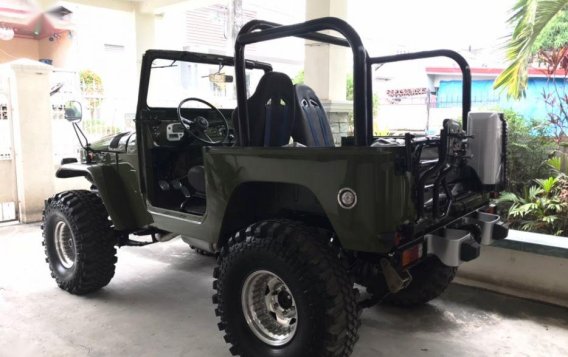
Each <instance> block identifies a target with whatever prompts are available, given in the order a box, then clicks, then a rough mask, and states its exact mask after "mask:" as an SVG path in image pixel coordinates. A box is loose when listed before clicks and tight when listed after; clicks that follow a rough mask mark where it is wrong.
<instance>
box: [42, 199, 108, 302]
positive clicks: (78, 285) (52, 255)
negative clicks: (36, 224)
mask: <svg viewBox="0 0 568 357" xmlns="http://www.w3.org/2000/svg"><path fill="white" fill-rule="evenodd" d="M42 229H43V245H44V248H45V255H46V261H47V263H48V264H49V269H50V270H51V276H52V277H53V278H54V279H55V281H56V282H57V285H58V286H59V287H60V288H61V289H63V290H66V291H68V292H70V293H72V294H87V293H90V292H92V291H95V290H98V289H100V288H102V287H103V286H105V285H107V284H108V283H109V282H110V280H111V279H112V277H113V276H114V267H115V263H116V256H115V254H116V249H115V247H114V246H115V243H116V237H115V234H114V231H113V229H112V228H111V222H110V221H109V219H108V214H107V212H106V209H105V207H104V205H103V203H102V201H101V199H100V198H99V197H98V196H97V195H96V194H95V193H93V192H90V191H66V192H62V193H58V194H56V195H55V196H53V197H52V198H50V199H48V202H47V206H46V208H45V211H44V216H43V225H42Z"/></svg>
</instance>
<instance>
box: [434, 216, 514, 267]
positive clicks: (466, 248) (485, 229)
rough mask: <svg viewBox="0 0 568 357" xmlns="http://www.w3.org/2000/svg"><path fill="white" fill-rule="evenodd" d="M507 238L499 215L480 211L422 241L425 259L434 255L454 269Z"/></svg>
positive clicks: (506, 230) (505, 228) (507, 229)
mask: <svg viewBox="0 0 568 357" xmlns="http://www.w3.org/2000/svg"><path fill="white" fill-rule="evenodd" d="M508 234H509V228H508V227H507V225H506V224H505V223H504V222H503V221H501V218H500V217H499V216H498V215H495V214H492V213H487V212H485V211H484V209H483V208H481V209H478V210H476V211H474V212H472V213H470V214H468V215H466V216H463V217H461V218H460V219H458V220H457V221H455V222H453V223H452V224H451V225H449V226H447V227H444V228H440V229H438V230H436V231H434V232H432V233H429V234H426V235H425V236H424V241H425V248H426V253H427V255H435V256H437V257H438V258H439V259H440V261H441V262H442V263H444V264H445V265H447V266H452V267H457V266H459V265H460V264H461V263H464V262H468V261H471V260H473V259H475V258H477V257H478V256H479V254H480V249H481V245H489V244H492V243H493V242H494V241H496V240H501V239H505V238H506V237H507V235H508Z"/></svg>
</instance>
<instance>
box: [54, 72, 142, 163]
mask: <svg viewBox="0 0 568 357" xmlns="http://www.w3.org/2000/svg"><path fill="white" fill-rule="evenodd" d="M52 81H53V86H56V85H59V84H60V83H63V85H62V87H61V89H60V90H59V91H58V92H57V93H56V94H53V95H52V119H53V147H54V155H53V159H54V163H55V164H59V163H60V162H61V159H63V158H65V157H76V158H79V154H80V150H81V147H80V145H79V140H78V139H77V136H76V134H75V132H74V130H73V127H72V125H71V124H70V123H68V122H67V121H66V120H65V111H64V105H65V102H67V101H69V100H78V101H80V102H81V104H82V106H83V120H82V121H81V123H80V124H79V126H80V127H81V129H82V130H83V131H84V133H85V135H86V136H87V138H88V139H89V141H90V142H93V141H96V140H98V139H100V138H102V137H104V136H107V135H111V134H115V133H118V132H121V131H125V130H133V129H134V121H133V120H132V119H133V118H134V114H133V111H134V109H133V108H131V107H130V106H129V105H128V103H127V100H126V99H125V98H117V97H110V96H107V95H105V94H104V89H103V88H102V87H98V86H96V85H93V84H86V83H84V82H81V81H80V79H79V73H77V72H69V71H54V73H53V78H52Z"/></svg>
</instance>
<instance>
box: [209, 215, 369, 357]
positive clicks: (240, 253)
mask: <svg viewBox="0 0 568 357" xmlns="http://www.w3.org/2000/svg"><path fill="white" fill-rule="evenodd" d="M214 277H215V279H216V280H215V282H214V284H213V287H214V289H215V290H216V294H215V295H214V296H213V302H214V303H215V304H216V305H217V308H216V310H215V312H216V314H217V315H218V316H219V318H220V323H219V328H220V329H221V330H224V331H225V341H227V342H228V343H230V344H231V345H232V347H231V348H230V351H231V353H232V354H233V355H241V356H266V357H268V356H329V357H331V356H333V357H336V356H349V355H350V354H351V352H352V349H353V345H354V344H355V342H356V341H357V338H358V337H357V330H358V327H359V310H358V308H357V301H356V298H357V294H356V291H355V290H354V289H353V282H352V281H351V280H350V278H349V275H348V273H347V270H346V269H345V267H344V266H343V265H342V264H341V261H340V260H339V259H338V258H337V255H335V254H334V252H333V250H332V249H331V247H330V246H329V245H328V244H327V243H326V239H325V237H324V236H321V235H320V234H318V233H317V232H315V231H313V230H311V229H310V228H308V227H306V226H304V225H303V224H301V223H296V222H291V221H264V222H260V223H257V224H253V225H252V226H250V227H248V228H247V229H246V230H244V231H241V232H239V233H238V234H236V235H235V236H234V237H232V238H231V239H230V240H229V242H228V244H227V246H225V247H224V248H223V249H222V250H221V254H220V256H219V258H218V266H217V268H216V269H215V272H214Z"/></svg>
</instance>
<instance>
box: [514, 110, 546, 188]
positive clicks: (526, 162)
mask: <svg viewBox="0 0 568 357" xmlns="http://www.w3.org/2000/svg"><path fill="white" fill-rule="evenodd" d="M504 113H505V118H506V119H507V125H508V129H509V141H508V147H507V158H508V165H507V168H508V175H509V186H508V188H507V189H508V191H511V192H513V193H517V194H521V193H522V192H523V191H524V190H525V188H526V186H527V185H528V184H530V182H532V180H534V179H544V178H547V177H549V176H550V175H551V167H550V165H549V164H548V159H550V158H551V157H552V156H553V155H554V152H555V150H556V149H557V146H556V143H555V142H554V141H553V140H552V139H551V138H550V137H549V135H547V134H546V126H545V124H544V123H543V122H541V121H538V120H534V119H533V120H526V119H525V118H523V116H522V115H520V114H518V113H516V112H514V111H512V110H505V111H504Z"/></svg>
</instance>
